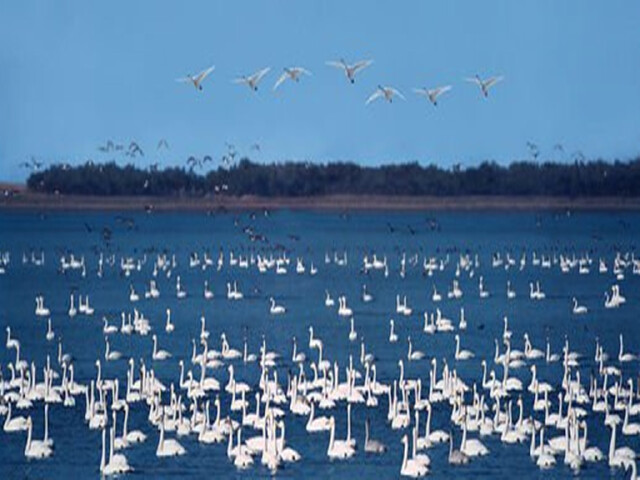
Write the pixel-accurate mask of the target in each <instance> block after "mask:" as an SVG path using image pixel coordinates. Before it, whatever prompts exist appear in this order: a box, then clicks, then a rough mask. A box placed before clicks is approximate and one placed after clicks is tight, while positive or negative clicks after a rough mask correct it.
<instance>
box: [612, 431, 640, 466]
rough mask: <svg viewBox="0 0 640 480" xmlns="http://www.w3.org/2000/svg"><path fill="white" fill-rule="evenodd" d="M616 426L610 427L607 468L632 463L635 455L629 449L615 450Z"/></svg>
mask: <svg viewBox="0 0 640 480" xmlns="http://www.w3.org/2000/svg"><path fill="white" fill-rule="evenodd" d="M616 428H617V427H616V424H615V423H614V424H613V425H611V440H610V442H609V466H610V467H621V466H624V464H625V463H626V462H629V461H634V460H635V458H636V453H635V452H634V451H633V450H632V449H631V448H629V447H621V448H616Z"/></svg>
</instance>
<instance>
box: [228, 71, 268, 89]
mask: <svg viewBox="0 0 640 480" xmlns="http://www.w3.org/2000/svg"><path fill="white" fill-rule="evenodd" d="M269 70H271V68H270V67H266V68H263V69H261V70H258V71H257V72H255V73H253V74H251V75H248V76H247V75H243V76H242V77H239V78H236V79H235V80H234V81H233V82H234V83H240V84H245V85H246V86H247V87H249V88H250V89H251V90H253V91H254V92H257V91H258V84H259V83H260V80H262V78H263V77H264V76H265V75H266V74H267V73H269Z"/></svg>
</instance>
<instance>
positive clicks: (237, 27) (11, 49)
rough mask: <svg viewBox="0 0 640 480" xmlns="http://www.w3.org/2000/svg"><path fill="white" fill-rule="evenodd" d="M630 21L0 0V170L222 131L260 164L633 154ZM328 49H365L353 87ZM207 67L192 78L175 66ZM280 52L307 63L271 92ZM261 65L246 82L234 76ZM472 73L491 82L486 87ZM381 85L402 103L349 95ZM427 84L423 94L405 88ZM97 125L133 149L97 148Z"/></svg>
mask: <svg viewBox="0 0 640 480" xmlns="http://www.w3.org/2000/svg"><path fill="white" fill-rule="evenodd" d="M639 18H640V2H634V1H618V0H612V1H607V2H602V1H600V0H566V1H557V0H522V1H510V0H504V1H499V0H484V1H482V2H478V1H475V0H468V1H462V0H438V1H428V0H419V1H411V0H406V1H401V2H398V1H376V2H371V1H366V0H350V1H348V2H346V1H344V0H336V1H333V0H326V1H320V0H319V1H284V0H269V1H266V0H265V1H248V0H234V1H213V0H211V1H189V2H167V1H161V0H153V1H151V0H148V1H142V0H141V1H133V2H132V1H128V0H114V1H109V2H98V1H91V0H89V1H81V0H77V1H64V0H61V1H56V2H51V1H47V0H43V1H31V0H22V1H18V2H7V1H5V2H0V66H1V68H0V180H9V181H22V180H24V179H25V178H26V176H27V175H28V173H29V172H28V171H27V170H26V169H24V168H21V167H20V166H19V164H20V163H21V162H24V161H26V160H28V159H29V158H30V157H31V156H34V157H35V158H37V159H39V160H42V161H44V162H45V163H52V162H69V163H71V164H77V163H82V162H85V161H86V160H88V159H92V160H94V161H108V160H111V159H113V160H115V161H117V162H119V163H122V164H124V163H127V162H134V163H135V164H138V165H140V166H148V165H149V164H151V163H153V162H156V161H158V162H159V163H160V164H161V165H163V166H165V165H184V162H185V160H186V158H187V157H188V156H190V155H194V156H196V157H202V156H204V155H206V154H209V155H211V156H213V157H214V158H215V159H219V158H220V157H221V156H222V155H223V154H224V153H225V151H226V147H225V143H227V142H228V143H232V144H234V145H235V146H236V149H237V150H238V152H239V154H240V155H248V156H250V157H251V158H252V159H254V160H256V161H260V162H274V161H286V160H294V161H313V162H329V161H338V160H345V161H355V162H358V163H361V164H364V165H379V164H383V163H400V162H408V161H418V162H420V163H421V164H429V163H436V164H438V165H441V166H445V167H447V166H452V165H454V164H462V165H476V164H478V163H480V162H481V161H483V160H494V161H497V162H499V163H509V162H511V161H513V160H522V159H529V158H530V154H529V151H528V149H527V146H526V144H527V142H534V143H536V144H537V145H538V146H539V149H540V151H541V158H545V159H554V160H557V161H573V156H574V154H575V152H578V151H580V152H582V153H583V154H584V155H585V156H586V157H587V158H596V157H598V158H604V159H608V160H613V159H623V160H624V159H630V158H634V157H635V156H636V155H637V154H638V153H639V152H640V121H639V119H640V28H638V22H637V21H638V19H639ZM341 57H344V58H345V59H346V60H347V61H356V60H360V59H373V60H374V63H373V64H372V65H371V66H370V67H369V68H368V69H366V70H364V71H363V72H361V74H359V75H358V76H357V78H356V83H355V84H354V85H351V84H349V83H348V82H347V80H346V78H345V77H344V75H342V74H341V73H340V72H339V71H338V70H336V69H334V68H331V67H329V66H326V64H325V62H326V61H327V60H333V59H338V58H341ZM210 65H215V66H216V69H215V71H214V72H213V73H212V74H211V76H210V77H209V78H207V79H206V81H205V82H204V84H203V87H204V88H203V91H196V89H195V88H193V86H191V85H188V84H183V83H178V82H176V81H175V79H176V78H178V77H181V76H184V75H186V74H188V73H196V72H198V71H199V70H202V69H204V68H206V67H208V66H210ZM294 65H296V66H298V65H299V66H303V67H305V68H307V69H308V70H310V71H311V73H312V75H311V76H308V77H305V78H303V79H302V80H301V81H300V83H298V84H294V83H290V82H286V83H285V84H284V85H282V86H281V88H279V89H278V90H277V91H276V92H275V93H274V92H273V91H272V87H273V85H274V83H275V81H276V79H277V77H278V76H279V74H280V73H281V72H282V69H283V68H284V67H286V66H294ZM267 66H270V67H271V69H272V70H271V72H270V73H269V74H268V75H267V76H266V77H265V78H264V80H263V83H261V84H260V86H259V90H258V92H251V91H250V90H249V89H248V88H247V87H246V86H243V85H237V84H234V83H233V82H232V80H233V79H234V78H235V77H237V76H239V75H243V74H248V73H252V72H254V71H256V70H258V69H260V68H263V67H267ZM476 74H479V75H480V76H481V77H488V76H491V75H503V76H504V81H503V82H502V83H500V84H498V85H497V86H496V87H495V88H494V89H493V90H491V92H490V95H489V98H487V99H485V98H482V96H481V95H480V94H479V90H478V89H477V87H475V86H474V85H473V84H471V83H468V82H465V81H464V79H465V77H468V76H474V75H476ZM379 84H382V85H392V86H394V87H395V88H397V89H398V90H400V91H401V92H402V93H403V94H404V96H405V97H406V101H402V100H396V101H394V102H393V103H391V104H389V103H386V102H384V101H376V102H373V103H372V104H370V105H368V106H365V101H366V99H367V98H368V97H369V95H370V94H371V93H372V92H373V91H374V90H375V88H376V87H377V85H379ZM439 85H452V87H453V88H452V90H451V91H450V92H448V93H447V94H445V95H443V96H442V97H441V99H440V102H439V104H438V106H437V107H434V106H432V105H430V104H429V103H428V102H427V101H426V100H425V99H424V98H421V97H418V96H417V95H416V94H415V93H413V91H412V89H413V88H415V87H423V86H427V87H434V86H439ZM161 138H165V139H166V140H167V141H168V143H169V145H170V149H169V150H161V151H158V150H157V148H156V146H157V144H158V141H159V140H160V139H161ZM109 139H111V140H113V141H114V142H116V143H124V144H125V145H128V143H129V142H130V141H131V140H135V141H137V142H138V143H139V144H140V145H141V147H142V148H143V150H144V151H145V156H144V157H138V158H135V159H130V158H129V157H125V156H122V155H115V154H113V153H110V154H104V153H101V152H99V151H98V146H99V145H103V144H105V143H106V141H107V140H109ZM255 143H258V144H259V145H260V147H261V148H260V151H252V150H251V149H250V146H251V145H253V144H255ZM557 144H561V145H562V146H563V150H564V152H563V151H560V150H557V149H554V146H555V145H557Z"/></svg>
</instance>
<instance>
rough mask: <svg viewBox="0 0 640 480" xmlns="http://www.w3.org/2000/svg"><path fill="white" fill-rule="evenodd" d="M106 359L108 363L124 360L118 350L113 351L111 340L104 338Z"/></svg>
mask: <svg viewBox="0 0 640 480" xmlns="http://www.w3.org/2000/svg"><path fill="white" fill-rule="evenodd" d="M104 347H105V348H104V359H105V360H106V361H107V362H113V361H115V360H120V359H121V358H122V353H121V352H118V351H117V350H111V348H110V346H109V338H108V337H104Z"/></svg>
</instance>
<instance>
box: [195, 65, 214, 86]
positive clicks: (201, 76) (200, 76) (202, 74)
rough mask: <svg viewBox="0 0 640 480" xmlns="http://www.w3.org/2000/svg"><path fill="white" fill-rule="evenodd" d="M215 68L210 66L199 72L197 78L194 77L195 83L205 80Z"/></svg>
mask: <svg viewBox="0 0 640 480" xmlns="http://www.w3.org/2000/svg"><path fill="white" fill-rule="evenodd" d="M215 68H216V67H215V66H214V65H211V66H210V67H209V68H207V69H205V70H203V71H201V72H200V73H199V74H198V75H197V76H196V82H198V83H200V82H202V81H203V80H204V79H205V78H207V76H208V75H209V74H210V73H211V72H213V71H214V70H215Z"/></svg>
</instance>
